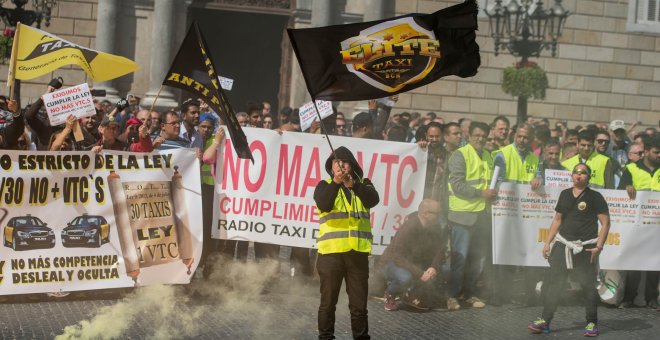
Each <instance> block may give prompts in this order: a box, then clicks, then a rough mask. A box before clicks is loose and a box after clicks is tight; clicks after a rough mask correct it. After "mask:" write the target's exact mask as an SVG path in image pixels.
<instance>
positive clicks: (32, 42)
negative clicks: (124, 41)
mask: <svg viewBox="0 0 660 340" xmlns="http://www.w3.org/2000/svg"><path fill="white" fill-rule="evenodd" d="M14 44H15V46H14V47H13V49H12V58H11V61H10V63H11V66H10V68H9V72H10V76H9V79H10V80H13V79H32V78H36V77H39V76H42V75H44V74H48V73H50V72H52V71H54V70H56V69H58V68H60V67H62V66H65V65H78V66H80V67H81V68H82V69H83V70H84V71H85V73H87V75H88V76H89V77H90V78H92V79H94V81H96V82H99V81H106V80H110V79H115V78H118V77H121V76H123V75H125V74H128V73H131V72H134V71H135V70H137V69H138V65H137V64H136V63H135V62H133V61H132V60H130V59H128V58H124V57H121V56H117V55H112V54H108V53H103V52H99V51H96V50H92V49H89V48H86V47H82V46H79V45H76V44H74V43H72V42H69V41H66V40H64V39H62V38H59V37H57V36H55V35H52V34H50V33H48V32H46V31H42V30H40V29H37V28H34V27H31V26H27V25H21V24H20V23H19V24H18V27H17V29H16V34H15V35H14ZM11 72H13V74H11Z"/></svg>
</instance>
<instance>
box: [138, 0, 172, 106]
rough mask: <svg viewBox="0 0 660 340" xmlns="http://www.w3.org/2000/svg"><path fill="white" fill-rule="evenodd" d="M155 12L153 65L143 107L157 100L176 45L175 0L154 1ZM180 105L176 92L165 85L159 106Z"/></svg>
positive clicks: (150, 69)
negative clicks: (173, 40)
mask: <svg viewBox="0 0 660 340" xmlns="http://www.w3.org/2000/svg"><path fill="white" fill-rule="evenodd" d="M154 6H155V7H154V14H153V17H152V22H153V29H152V31H151V65H150V67H149V91H148V92H147V93H146V94H145V97H144V99H142V101H141V103H140V104H141V106H142V107H149V106H151V104H153V102H154V100H156V94H157V93H158V89H160V86H161V84H163V80H165V74H166V73H167V71H168V70H169V68H170V63H171V62H172V58H173V57H174V53H175V49H176V46H172V37H173V36H174V28H175V27H174V26H175V25H173V23H174V22H175V21H176V20H175V17H174V16H175V10H174V9H175V0H158V1H154ZM177 105H178V103H177V101H176V100H175V99H174V94H172V92H170V91H169V89H168V88H167V87H166V86H164V87H163V89H162V90H161V91H160V95H159V96H158V99H157V100H156V107H158V108H173V107H176V106H177Z"/></svg>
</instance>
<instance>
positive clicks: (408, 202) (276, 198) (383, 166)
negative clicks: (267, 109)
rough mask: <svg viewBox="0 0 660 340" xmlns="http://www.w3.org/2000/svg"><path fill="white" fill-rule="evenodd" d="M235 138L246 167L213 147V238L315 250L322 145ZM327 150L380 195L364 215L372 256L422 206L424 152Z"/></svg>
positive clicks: (298, 139)
mask: <svg viewBox="0 0 660 340" xmlns="http://www.w3.org/2000/svg"><path fill="white" fill-rule="evenodd" d="M243 130H244V131H245V134H246V135H247V139H248V141H250V149H251V150H252V155H253V156H254V164H252V163H250V161H249V160H242V159H239V158H237V157H236V155H235V154H234V153H233V149H232V147H231V145H230V142H228V143H226V144H225V145H222V146H221V151H222V153H219V156H218V162H217V164H216V169H217V170H216V178H217V183H219V185H218V190H219V193H220V195H219V202H218V204H217V206H218V210H219V216H218V217H217V219H215V220H216V221H217V223H216V224H215V227H214V228H213V237H215V238H228V239H239V240H250V241H257V242H265V243H274V244H280V245H286V246H296V247H305V248H314V247H316V241H315V237H316V233H317V232H318V229H319V223H318V214H317V211H316V204H315V202H314V189H315V188H316V185H317V184H318V183H319V181H322V180H325V179H327V178H330V175H329V174H328V173H327V172H326V170H325V161H326V160H327V158H328V157H329V156H330V148H329V146H328V143H327V141H326V140H325V138H324V137H323V136H321V135H317V134H305V133H295V132H283V133H281V134H279V133H277V132H275V131H270V130H265V129H256V128H243ZM332 144H333V146H334V147H335V148H338V147H340V146H345V147H347V148H348V149H349V150H351V151H352V152H353V154H354V155H355V157H356V159H357V160H358V162H359V163H360V164H361V167H362V169H363V170H364V177H366V178H369V179H371V180H372V182H373V183H374V186H375V187H376V190H377V191H378V194H379V195H380V203H379V204H378V205H377V206H376V207H375V208H373V209H371V222H372V228H373V233H374V247H373V253H374V254H380V253H382V252H383V250H384V249H385V246H387V245H389V244H390V240H391V238H392V237H393V236H394V234H395V232H396V230H398V228H399V226H400V225H401V224H402V223H403V220H404V218H405V216H406V215H408V214H410V213H411V212H414V211H417V207H418V205H419V203H420V202H421V200H422V198H423V191H424V178H425V173H426V158H427V156H426V151H423V150H422V149H421V148H420V147H419V146H417V145H416V144H410V143H397V142H386V141H380V140H370V139H357V138H349V137H337V136H333V137H332Z"/></svg>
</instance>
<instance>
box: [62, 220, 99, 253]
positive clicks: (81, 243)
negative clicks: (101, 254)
mask: <svg viewBox="0 0 660 340" xmlns="http://www.w3.org/2000/svg"><path fill="white" fill-rule="evenodd" d="M108 242H110V224H108V221H106V219H105V217H103V216H98V215H87V214H83V215H82V216H78V217H76V218H74V219H73V220H72V221H71V222H69V223H67V226H66V228H64V229H63V230H62V245H63V246H65V247H96V248H99V247H101V246H102V245H104V244H106V243H108Z"/></svg>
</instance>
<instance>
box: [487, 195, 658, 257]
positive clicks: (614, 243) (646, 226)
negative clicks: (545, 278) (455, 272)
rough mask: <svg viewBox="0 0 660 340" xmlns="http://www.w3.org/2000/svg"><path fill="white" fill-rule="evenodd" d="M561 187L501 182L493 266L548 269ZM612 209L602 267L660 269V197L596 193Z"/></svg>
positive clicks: (495, 216) (494, 237)
mask: <svg viewBox="0 0 660 340" xmlns="http://www.w3.org/2000/svg"><path fill="white" fill-rule="evenodd" d="M562 190H564V189H563V188H558V187H547V186H546V187H541V188H539V190H538V191H536V192H535V191H532V190H531V188H530V186H529V185H519V184H513V183H502V185H501V186H500V191H499V194H498V200H497V202H495V203H494V204H493V262H494V263H496V264H507V265H518V266H542V267H545V266H548V262H547V260H545V259H544V258H543V257H542V256H541V251H542V250H543V244H544V242H545V240H546V239H547V237H548V232H549V230H550V224H551V222H552V219H553V217H554V215H555V211H554V209H555V206H556V205H557V199H558V198H559V194H560V193H561V191H562ZM598 191H599V192H600V193H601V194H602V195H603V197H604V198H605V200H606V201H607V203H608V206H609V209H610V220H611V226H610V232H609V235H608V237H607V242H606V243H605V248H604V250H603V252H602V253H601V255H600V268H601V269H617V270H660V256H658V255H657V248H658V244H660V193H658V192H650V191H638V192H637V198H636V199H635V200H631V199H629V198H628V195H627V193H626V191H625V190H598Z"/></svg>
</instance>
